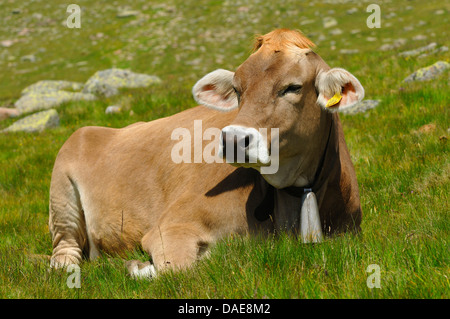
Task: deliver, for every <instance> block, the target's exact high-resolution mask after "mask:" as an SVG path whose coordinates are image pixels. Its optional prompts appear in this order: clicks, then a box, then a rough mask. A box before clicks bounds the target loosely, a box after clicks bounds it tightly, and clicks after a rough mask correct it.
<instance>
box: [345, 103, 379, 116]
mask: <svg viewBox="0 0 450 319" xmlns="http://www.w3.org/2000/svg"><path fill="white" fill-rule="evenodd" d="M380 102H381V101H380V100H363V101H361V102H359V103H357V104H355V105H354V106H352V107H351V108H349V109H345V110H343V111H340V112H341V113H343V114H351V115H353V114H357V113H364V112H366V111H368V110H370V109H373V108H375V107H377V106H378V104H380Z"/></svg>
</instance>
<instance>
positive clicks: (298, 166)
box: [262, 113, 338, 196]
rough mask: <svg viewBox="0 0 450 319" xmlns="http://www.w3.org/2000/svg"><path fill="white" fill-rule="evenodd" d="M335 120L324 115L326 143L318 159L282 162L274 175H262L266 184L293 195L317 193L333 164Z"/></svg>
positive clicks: (334, 156) (335, 147) (336, 146)
mask: <svg viewBox="0 0 450 319" xmlns="http://www.w3.org/2000/svg"><path fill="white" fill-rule="evenodd" d="M336 120H337V117H336V116H333V114H330V113H328V114H326V121H325V123H326V126H325V132H326V134H324V138H325V139H326V142H325V144H324V147H323V149H322V151H321V152H319V153H318V157H316V158H308V160H307V162H306V161H304V159H305V158H304V157H300V158H297V157H295V158H291V159H288V160H284V161H283V162H281V163H280V165H279V168H278V171H277V172H276V173H275V174H267V175H262V176H263V178H264V179H265V180H266V181H267V183H269V184H270V185H272V186H273V187H275V188H277V189H286V190H287V191H289V192H290V193H293V194H296V193H298V194H300V193H301V194H303V190H304V189H308V188H311V189H313V191H314V192H316V191H318V190H319V189H320V188H321V187H322V185H323V183H324V182H325V180H326V177H327V173H328V172H329V171H330V170H331V169H332V168H333V165H334V164H335V160H336V154H337V149H338V140H337V139H336V137H337V132H336V129H337V123H335V121H336ZM306 157H308V155H306ZM312 166H314V167H312ZM311 168H312V169H313V171H311ZM300 196H301V195H300Z"/></svg>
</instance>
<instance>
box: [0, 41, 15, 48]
mask: <svg viewBox="0 0 450 319" xmlns="http://www.w3.org/2000/svg"><path fill="white" fill-rule="evenodd" d="M14 42H15V41H14V40H3V41H1V42H0V45H1V46H2V47H4V48H9V47H10V46H12V45H13V44H14Z"/></svg>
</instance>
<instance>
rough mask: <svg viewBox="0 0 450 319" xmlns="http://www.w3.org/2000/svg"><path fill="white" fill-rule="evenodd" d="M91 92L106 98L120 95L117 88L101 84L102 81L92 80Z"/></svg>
mask: <svg viewBox="0 0 450 319" xmlns="http://www.w3.org/2000/svg"><path fill="white" fill-rule="evenodd" d="M89 91H90V92H93V93H95V94H96V95H101V96H104V97H111V96H114V95H117V94H119V89H118V88H117V87H115V86H112V85H110V84H108V83H104V82H101V81H100V80H92V81H91V82H90V83H89Z"/></svg>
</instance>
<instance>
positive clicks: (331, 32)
mask: <svg viewBox="0 0 450 319" xmlns="http://www.w3.org/2000/svg"><path fill="white" fill-rule="evenodd" d="M342 33H343V31H342V30H341V29H339V28H336V29H332V30H331V31H330V35H340V34H342Z"/></svg>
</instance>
